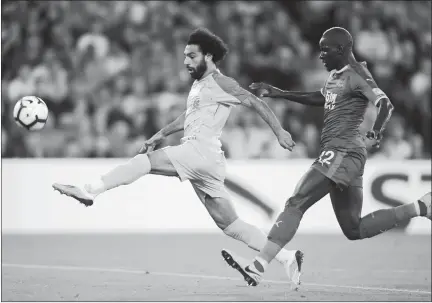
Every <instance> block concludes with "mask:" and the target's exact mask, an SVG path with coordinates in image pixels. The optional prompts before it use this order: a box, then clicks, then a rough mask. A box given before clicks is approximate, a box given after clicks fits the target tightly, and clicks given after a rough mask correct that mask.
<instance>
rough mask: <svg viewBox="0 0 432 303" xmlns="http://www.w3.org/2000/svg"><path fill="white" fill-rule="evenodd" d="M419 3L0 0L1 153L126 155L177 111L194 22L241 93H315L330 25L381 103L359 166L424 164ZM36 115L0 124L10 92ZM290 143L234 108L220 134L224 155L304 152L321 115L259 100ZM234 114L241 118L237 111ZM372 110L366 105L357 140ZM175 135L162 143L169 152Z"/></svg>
mask: <svg viewBox="0 0 432 303" xmlns="http://www.w3.org/2000/svg"><path fill="white" fill-rule="evenodd" d="M430 11H431V2H430V1H411V2H402V1H392V2H387V1H280V2H279V1H258V2H250V1H249V2H246V1H213V2H200V1H2V20H1V23H2V156H4V157H126V156H133V155H135V154H136V153H137V151H138V150H139V148H140V146H141V144H142V142H143V141H144V140H145V139H146V138H149V137H150V136H151V135H153V134H154V133H155V132H157V131H158V130H159V129H160V128H162V127H163V126H164V125H166V124H167V123H169V122H170V121H172V120H174V119H175V118H176V117H177V116H178V115H179V114H181V113H182V111H184V109H185V103H186V97H187V94H188V91H189V89H190V85H191V79H190V76H189V74H188V73H187V71H186V70H185V68H184V66H183V60H184V57H183V50H184V47H185V43H186V41H187V38H188V35H189V33H190V32H191V31H192V30H194V29H195V28H197V27H208V28H209V29H210V30H212V31H214V32H215V33H216V34H218V35H220V36H221V37H222V38H223V39H225V41H226V42H227V44H228V45H229V47H230V52H229V54H228V56H227V57H226V59H225V61H224V62H222V63H221V65H220V69H221V71H222V72H223V73H224V74H226V75H228V76H230V77H233V78H235V79H236V80H237V81H238V82H239V83H240V84H241V85H242V86H243V87H245V88H247V87H248V85H249V84H250V83H252V82H256V81H265V82H267V83H270V84H272V85H275V86H278V87H280V88H283V89H289V90H305V91H312V90H319V89H320V88H321V86H322V85H323V83H324V82H325V80H326V78H327V76H328V73H327V72H326V71H325V69H324V67H323V66H322V64H321V62H320V61H319V60H318V55H319V54H318V53H319V49H318V41H319V38H320V37H321V35H322V33H323V31H324V30H325V29H327V28H330V27H332V26H343V27H345V28H347V29H348V30H350V32H351V33H352V35H353V37H354V39H355V42H354V43H355V44H354V48H355V55H356V58H357V59H358V60H365V61H367V63H368V67H369V68H370V70H371V72H372V74H373V75H374V77H375V79H376V81H377V83H378V85H379V86H380V87H381V88H382V89H383V90H384V91H385V92H386V93H387V95H388V96H389V97H390V99H391V100H392V102H393V103H394V105H395V111H394V114H393V117H392V119H391V121H390V122H389V124H388V127H387V129H386V133H385V139H384V141H383V143H382V145H381V149H380V150H378V151H376V150H373V149H370V157H385V158H393V159H412V158H430V146H431V141H430V127H431V125H430V122H431V108H430V103H431V85H430V83H431V79H430V77H431V61H430V58H431V31H430V28H431V15H430V14H431V12H430ZM25 95H36V96H39V97H41V98H42V99H44V100H45V101H46V102H47V104H48V106H49V109H50V116H49V120H48V123H47V125H46V127H45V129H44V130H43V131H41V132H32V133H29V132H26V131H24V130H23V129H20V128H18V127H17V126H16V125H15V124H14V122H13V120H12V119H11V118H12V114H11V112H12V108H13V106H14V104H15V102H16V101H17V100H18V99H19V98H20V97H22V96H25ZM266 101H268V102H269V104H270V106H271V107H272V109H273V110H274V111H275V113H276V114H277V116H278V118H279V119H280V120H281V121H282V122H283V126H284V127H285V128H286V129H287V130H288V131H290V132H291V134H292V135H293V138H294V140H295V141H296V143H297V145H296V148H295V150H294V151H293V152H288V151H285V150H283V149H282V148H280V147H279V146H278V142H277V140H276V139H275V137H274V135H273V134H272V133H271V130H270V129H269V127H267V126H266V124H265V122H263V121H262V120H261V119H260V118H259V116H258V115H257V114H256V113H254V112H252V111H251V110H248V109H247V108H244V107H241V106H239V107H237V108H236V109H235V110H234V111H233V113H232V115H231V117H230V119H229V121H228V122H227V126H226V128H225V131H224V134H223V136H222V142H223V149H224V150H225V153H226V155H227V157H228V158H231V159H252V158H278V159H284V158H304V157H310V158H311V157H316V156H317V154H318V145H319V137H320V129H321V126H322V109H320V108H309V107H306V106H303V105H299V104H296V103H293V102H287V101H284V100H275V99H269V100H266ZM240 113H241V114H240ZM375 116H376V109H375V108H374V107H373V106H371V107H370V108H369V109H368V112H367V115H366V119H365V122H364V124H363V125H362V131H364V132H365V131H366V130H368V129H369V128H370V127H371V126H372V124H373V121H374V118H375ZM181 136H182V134H181V133H178V134H175V135H172V136H171V137H169V138H167V140H166V141H165V142H164V143H163V145H176V144H178V143H179V139H180V138H181Z"/></svg>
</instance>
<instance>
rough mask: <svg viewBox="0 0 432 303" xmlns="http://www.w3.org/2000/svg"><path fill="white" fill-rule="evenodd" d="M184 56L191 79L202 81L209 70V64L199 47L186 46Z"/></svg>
mask: <svg viewBox="0 0 432 303" xmlns="http://www.w3.org/2000/svg"><path fill="white" fill-rule="evenodd" d="M184 55H185V59H184V65H185V66H186V68H187V70H188V72H189V74H190V75H191V77H192V78H194V79H201V77H202V76H203V75H204V73H205V72H206V70H207V62H206V61H205V56H204V54H203V53H202V52H201V50H200V48H199V46H198V45H194V44H192V45H186V48H185V51H184Z"/></svg>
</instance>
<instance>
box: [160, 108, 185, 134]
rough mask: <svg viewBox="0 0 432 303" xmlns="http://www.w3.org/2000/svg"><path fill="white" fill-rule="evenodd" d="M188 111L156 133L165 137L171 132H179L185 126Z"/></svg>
mask: <svg viewBox="0 0 432 303" xmlns="http://www.w3.org/2000/svg"><path fill="white" fill-rule="evenodd" d="M185 117H186V112H183V113H182V114H181V115H180V116H178V117H177V119H175V120H174V121H173V122H171V123H170V124H168V125H167V126H165V127H163V128H162V129H161V130H160V131H158V132H157V133H156V134H155V136H156V135H158V136H162V137H163V138H165V137H168V136H169V135H171V134H174V133H176V132H179V131H181V130H183V128H184V122H185Z"/></svg>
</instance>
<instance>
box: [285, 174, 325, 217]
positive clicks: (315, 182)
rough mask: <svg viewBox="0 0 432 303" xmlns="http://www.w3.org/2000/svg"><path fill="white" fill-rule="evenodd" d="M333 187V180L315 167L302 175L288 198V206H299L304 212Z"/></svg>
mask: <svg viewBox="0 0 432 303" xmlns="http://www.w3.org/2000/svg"><path fill="white" fill-rule="evenodd" d="M330 188H331V180H330V179H329V178H327V177H326V176H325V175H323V174H322V173H321V172H319V171H318V170H316V169H314V168H313V167H311V168H309V170H308V171H307V172H306V174H304V175H303V176H302V178H301V179H300V181H299V182H298V183H297V186H296V188H295V190H294V194H293V195H292V196H291V198H289V199H288V202H287V205H286V206H287V207H296V208H299V209H300V210H301V211H303V213H304V212H305V211H306V210H307V209H308V208H309V207H311V206H312V205H313V204H315V203H316V202H318V201H319V200H321V199H322V198H323V197H324V196H325V195H327V194H328V193H329V191H330Z"/></svg>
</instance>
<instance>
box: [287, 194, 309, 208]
mask: <svg viewBox="0 0 432 303" xmlns="http://www.w3.org/2000/svg"><path fill="white" fill-rule="evenodd" d="M307 205H308V197H307V196H305V195H301V194H295V195H293V196H291V197H290V198H289V199H288V200H287V201H286V203H285V208H295V209H297V210H299V211H301V212H302V213H304V212H305V211H306V210H307Z"/></svg>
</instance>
